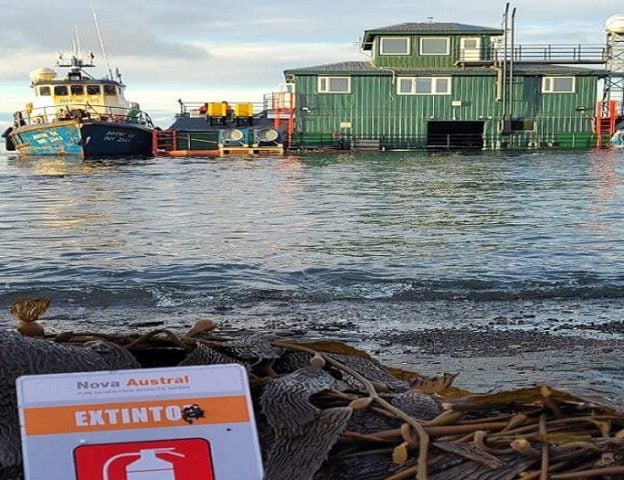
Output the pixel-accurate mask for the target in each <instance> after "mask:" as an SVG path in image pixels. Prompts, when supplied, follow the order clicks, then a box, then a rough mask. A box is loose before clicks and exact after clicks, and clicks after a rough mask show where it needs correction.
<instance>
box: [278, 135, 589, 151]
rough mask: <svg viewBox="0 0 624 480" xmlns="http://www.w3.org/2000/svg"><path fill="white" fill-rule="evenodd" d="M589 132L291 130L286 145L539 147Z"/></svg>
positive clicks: (571, 143)
mask: <svg viewBox="0 0 624 480" xmlns="http://www.w3.org/2000/svg"><path fill="white" fill-rule="evenodd" d="M595 144H596V135H595V134H592V133H587V132H586V133H558V134H551V135H535V134H520V135H518V136H517V137H514V136H502V135H500V134H498V133H493V134H492V133H490V134H484V135H480V134H429V135H425V134H422V135H380V136H378V137H375V138H373V137H367V136H359V135H349V134H342V135H340V136H335V135H332V134H329V133H315V134H302V133H301V132H295V133H294V134H293V136H292V142H291V144H290V145H289V148H290V149H293V150H324V149H335V150H362V149H365V150H371V149H373V148H374V149H375V150H381V151H384V150H497V149H522V150H526V149H539V148H562V149H566V148H594V147H595Z"/></svg>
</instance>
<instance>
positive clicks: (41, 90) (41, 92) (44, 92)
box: [39, 86, 52, 97]
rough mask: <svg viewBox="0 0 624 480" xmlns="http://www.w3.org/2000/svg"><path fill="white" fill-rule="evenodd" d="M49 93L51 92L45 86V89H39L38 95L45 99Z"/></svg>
mask: <svg viewBox="0 0 624 480" xmlns="http://www.w3.org/2000/svg"><path fill="white" fill-rule="evenodd" d="M50 93H52V91H51V90H50V87H48V86H46V87H39V95H42V96H44V97H47V96H48V95H50Z"/></svg>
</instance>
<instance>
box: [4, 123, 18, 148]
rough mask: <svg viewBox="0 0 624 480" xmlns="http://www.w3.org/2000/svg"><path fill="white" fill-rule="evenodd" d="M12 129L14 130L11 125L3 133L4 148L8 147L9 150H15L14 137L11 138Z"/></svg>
mask: <svg viewBox="0 0 624 480" xmlns="http://www.w3.org/2000/svg"><path fill="white" fill-rule="evenodd" d="M12 131H13V127H9V128H7V129H6V130H5V131H4V133H3V134H2V137H3V138H4V148H6V150H7V151H8V152H13V151H15V143H14V142H13V139H12V138H11V132H12Z"/></svg>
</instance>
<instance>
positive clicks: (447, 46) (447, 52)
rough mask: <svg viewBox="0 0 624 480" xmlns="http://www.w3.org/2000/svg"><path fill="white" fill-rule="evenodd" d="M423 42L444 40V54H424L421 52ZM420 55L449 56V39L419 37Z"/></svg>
mask: <svg viewBox="0 0 624 480" xmlns="http://www.w3.org/2000/svg"><path fill="white" fill-rule="evenodd" d="M425 40H446V52H444V53H425V52H423V41H425ZM419 44H420V55H421V56H437V57H440V56H448V55H450V54H451V37H420V41H419Z"/></svg>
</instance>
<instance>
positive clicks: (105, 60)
mask: <svg viewBox="0 0 624 480" xmlns="http://www.w3.org/2000/svg"><path fill="white" fill-rule="evenodd" d="M89 5H91V12H92V13H93V22H94V23H95V31H96V32H97V36H98V40H99V41H100V49H101V50H102V56H103V57H104V62H105V63H106V69H107V70H108V78H109V80H113V70H112V69H111V66H110V63H109V62H108V56H107V55H106V49H105V48H104V40H103V39H102V32H101V31H100V24H99V23H98V19H97V14H96V13H95V8H94V7H93V0H89Z"/></svg>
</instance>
